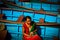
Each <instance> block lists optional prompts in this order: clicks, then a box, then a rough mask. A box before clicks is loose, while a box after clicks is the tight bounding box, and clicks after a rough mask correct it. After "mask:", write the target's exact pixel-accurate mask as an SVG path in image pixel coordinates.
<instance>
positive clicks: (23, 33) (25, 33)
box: [22, 27, 29, 36]
mask: <svg viewBox="0 0 60 40" xmlns="http://www.w3.org/2000/svg"><path fill="white" fill-rule="evenodd" d="M22 31H23V35H26V36H29V35H28V34H26V33H24V31H25V29H24V27H23V29H22Z"/></svg>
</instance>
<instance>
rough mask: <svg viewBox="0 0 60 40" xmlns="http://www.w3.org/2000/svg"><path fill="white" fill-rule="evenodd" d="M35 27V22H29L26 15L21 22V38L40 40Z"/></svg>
mask: <svg viewBox="0 0 60 40" xmlns="http://www.w3.org/2000/svg"><path fill="white" fill-rule="evenodd" d="M36 31H37V29H36V27H35V23H31V18H30V17H29V16H26V18H25V23H24V24H23V39H24V40H41V38H40V37H39V36H38V35H37V33H36Z"/></svg>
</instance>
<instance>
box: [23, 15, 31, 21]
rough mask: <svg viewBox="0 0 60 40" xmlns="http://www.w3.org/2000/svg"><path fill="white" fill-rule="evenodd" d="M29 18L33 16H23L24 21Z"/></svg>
mask: <svg viewBox="0 0 60 40" xmlns="http://www.w3.org/2000/svg"><path fill="white" fill-rule="evenodd" d="M27 18H28V19H30V20H31V17H30V16H26V17H24V18H23V21H26V20H27Z"/></svg>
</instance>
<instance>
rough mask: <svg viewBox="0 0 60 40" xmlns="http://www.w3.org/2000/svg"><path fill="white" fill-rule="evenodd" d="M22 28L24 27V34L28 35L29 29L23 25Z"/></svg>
mask: <svg viewBox="0 0 60 40" xmlns="http://www.w3.org/2000/svg"><path fill="white" fill-rule="evenodd" d="M23 27H24V30H25V31H24V32H25V33H26V34H29V28H28V27H27V25H26V24H25V23H24V24H23Z"/></svg>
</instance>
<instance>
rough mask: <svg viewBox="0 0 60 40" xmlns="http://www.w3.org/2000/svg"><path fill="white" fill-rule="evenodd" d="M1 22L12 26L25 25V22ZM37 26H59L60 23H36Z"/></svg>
mask: <svg viewBox="0 0 60 40" xmlns="http://www.w3.org/2000/svg"><path fill="white" fill-rule="evenodd" d="M0 22H5V23H11V24H23V23H24V22H16V21H9V20H0ZM36 25H43V26H46V25H47V26H55V25H56V26H58V25H60V24H58V23H39V22H38V23H36Z"/></svg>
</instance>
